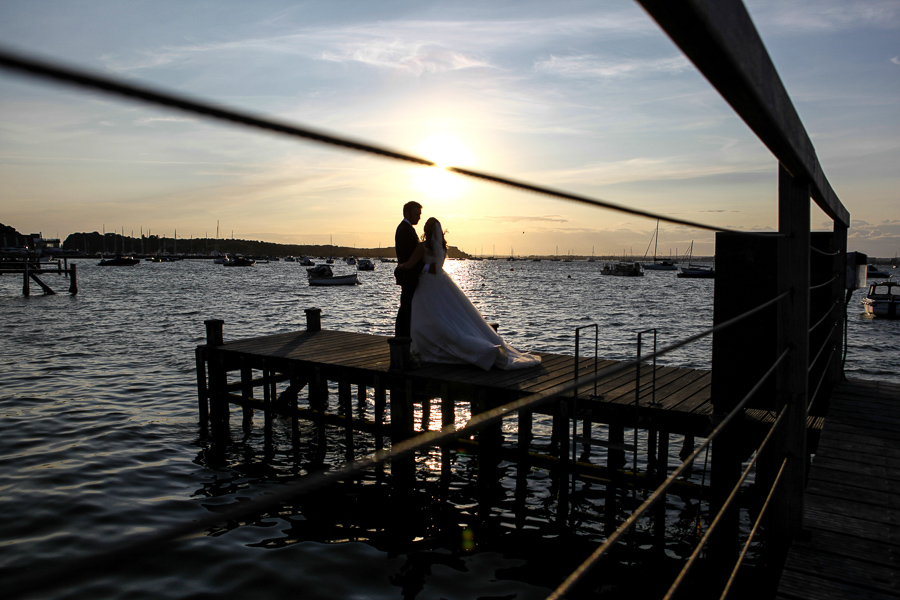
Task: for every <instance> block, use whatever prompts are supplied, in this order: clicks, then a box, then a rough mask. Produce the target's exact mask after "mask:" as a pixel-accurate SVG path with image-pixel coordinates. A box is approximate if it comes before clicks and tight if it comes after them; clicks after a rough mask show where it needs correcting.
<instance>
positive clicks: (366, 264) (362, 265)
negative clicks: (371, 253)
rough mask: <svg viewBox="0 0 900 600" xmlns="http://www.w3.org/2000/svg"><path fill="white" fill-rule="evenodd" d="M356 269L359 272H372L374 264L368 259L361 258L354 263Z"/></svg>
mask: <svg viewBox="0 0 900 600" xmlns="http://www.w3.org/2000/svg"><path fill="white" fill-rule="evenodd" d="M356 268H357V270H359V271H374V270H375V263H373V262H372V261H371V260H369V259H368V258H361V259H359V260H358V261H357V262H356Z"/></svg>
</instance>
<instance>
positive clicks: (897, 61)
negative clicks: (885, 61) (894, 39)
mask: <svg viewBox="0 0 900 600" xmlns="http://www.w3.org/2000/svg"><path fill="white" fill-rule="evenodd" d="M891 62H892V63H894V64H895V65H900V56H895V57H894V58H892V59H891Z"/></svg>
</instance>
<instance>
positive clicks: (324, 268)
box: [306, 265, 359, 285]
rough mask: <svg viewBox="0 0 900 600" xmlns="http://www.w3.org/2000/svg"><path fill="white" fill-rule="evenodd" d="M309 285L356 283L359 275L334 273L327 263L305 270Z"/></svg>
mask: <svg viewBox="0 0 900 600" xmlns="http://www.w3.org/2000/svg"><path fill="white" fill-rule="evenodd" d="M306 276H307V278H308V279H309V285H357V284H359V277H358V276H357V275H356V273H351V274H350V275H335V274H334V271H332V270H331V267H330V266H328V265H317V266H315V267H312V268H309V269H307V270H306Z"/></svg>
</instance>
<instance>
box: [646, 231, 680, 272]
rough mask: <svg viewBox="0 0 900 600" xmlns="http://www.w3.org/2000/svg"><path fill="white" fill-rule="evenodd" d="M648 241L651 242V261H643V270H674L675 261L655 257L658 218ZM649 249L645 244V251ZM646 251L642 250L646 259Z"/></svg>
mask: <svg viewBox="0 0 900 600" xmlns="http://www.w3.org/2000/svg"><path fill="white" fill-rule="evenodd" d="M650 241H651V242H653V262H652V263H651V262H645V263H643V267H644V270H645V271H676V270H678V267H676V266H675V262H674V261H671V260H657V258H656V249H657V247H658V246H659V219H657V220H656V232H655V233H654V234H653V237H651V238H650ZM649 251H650V245H649V244H648V245H647V252H649ZM647 252H644V260H646V259H647Z"/></svg>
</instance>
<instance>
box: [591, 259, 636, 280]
mask: <svg viewBox="0 0 900 600" xmlns="http://www.w3.org/2000/svg"><path fill="white" fill-rule="evenodd" d="M600 274H601V275H620V276H625V277H640V276H642V275H643V274H644V268H643V267H642V266H641V263H639V262H627V261H619V262H614V263H606V264H604V265H603V268H602V269H600Z"/></svg>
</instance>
